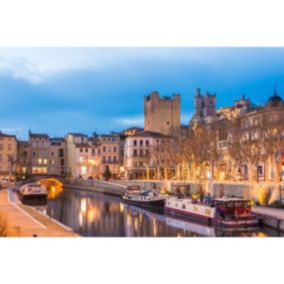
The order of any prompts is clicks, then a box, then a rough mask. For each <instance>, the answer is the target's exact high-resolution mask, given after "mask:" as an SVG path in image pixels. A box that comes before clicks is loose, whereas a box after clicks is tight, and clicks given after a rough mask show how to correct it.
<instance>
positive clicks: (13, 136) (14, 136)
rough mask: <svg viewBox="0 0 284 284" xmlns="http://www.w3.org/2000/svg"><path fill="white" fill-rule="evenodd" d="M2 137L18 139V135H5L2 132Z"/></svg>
mask: <svg viewBox="0 0 284 284" xmlns="http://www.w3.org/2000/svg"><path fill="white" fill-rule="evenodd" d="M0 137H11V138H15V139H17V138H16V135H10V134H5V133H3V132H1V131H0Z"/></svg>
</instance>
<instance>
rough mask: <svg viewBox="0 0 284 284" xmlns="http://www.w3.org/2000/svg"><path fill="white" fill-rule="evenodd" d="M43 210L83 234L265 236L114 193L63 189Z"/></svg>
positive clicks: (265, 233) (272, 233)
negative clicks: (143, 205) (146, 206)
mask: <svg viewBox="0 0 284 284" xmlns="http://www.w3.org/2000/svg"><path fill="white" fill-rule="evenodd" d="M47 214H48V215H50V216H51V217H53V218H55V219H57V220H59V221H60V222H62V223H63V224H66V225H67V226H69V227H71V228H73V229H74V231H75V232H77V233H79V234H81V235H83V236H103V237H111V236H113V237H119V236H127V237H134V236H140V237H146V236H147V237H149V236H150V237H162V236H166V237H188V236H207V237H215V236H267V235H274V234H275V233H274V232H271V231H269V232H266V231H263V230H261V231H240V232H238V231H226V232H224V231H220V230H216V229H214V228H212V227H207V226H202V225H200V224H195V223H192V222H189V221H188V220H182V219H176V218H175V217H172V216H165V215H163V214H158V213H153V212H149V211H146V210H143V209H140V208H137V207H133V206H130V205H126V204H123V203H122V200H121V199H120V198H118V197H114V196H107V195H103V194H100V193H92V192H83V191H82V192H78V191H73V190H64V191H63V192H62V193H61V194H60V195H59V196H58V197H57V198H55V199H51V200H49V204H48V209H47Z"/></svg>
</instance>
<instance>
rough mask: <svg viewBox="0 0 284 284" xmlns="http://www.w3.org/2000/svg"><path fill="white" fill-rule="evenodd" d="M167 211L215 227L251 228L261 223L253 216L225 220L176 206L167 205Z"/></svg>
mask: <svg viewBox="0 0 284 284" xmlns="http://www.w3.org/2000/svg"><path fill="white" fill-rule="evenodd" d="M165 211H166V213H169V214H173V215H179V216H182V217H186V218H188V219H191V220H195V221H198V222H200V223H203V224H207V225H209V226H210V225H213V226H215V227H221V228H232V229H233V228H249V227H257V226H258V225H259V220H258V219H257V218H256V217H254V216H252V217H251V218H249V219H239V220H224V219H220V218H215V217H214V218H212V217H209V216H204V215H201V214H197V213H193V212H189V211H184V210H179V209H176V208H171V207H165Z"/></svg>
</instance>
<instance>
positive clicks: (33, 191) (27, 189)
mask: <svg viewBox="0 0 284 284" xmlns="http://www.w3.org/2000/svg"><path fill="white" fill-rule="evenodd" d="M18 194H19V197H20V200H21V201H22V202H23V203H24V204H27V205H45V204H47V197H48V191H47V189H46V187H44V186H42V185H40V184H37V183H27V184H25V185H22V186H21V187H20V189H19V191H18Z"/></svg>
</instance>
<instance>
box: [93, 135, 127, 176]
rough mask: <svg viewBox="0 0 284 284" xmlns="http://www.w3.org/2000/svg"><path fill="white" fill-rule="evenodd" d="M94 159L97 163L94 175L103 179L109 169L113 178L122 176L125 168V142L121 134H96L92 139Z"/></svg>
mask: <svg viewBox="0 0 284 284" xmlns="http://www.w3.org/2000/svg"><path fill="white" fill-rule="evenodd" d="M91 142H92V147H93V159H94V161H95V165H94V169H93V173H94V175H95V176H96V177H99V178H102V177H103V174H104V172H105V170H106V168H107V167H108V168H109V170H110V172H111V174H112V176H113V177H118V176H120V174H121V171H122V167H123V152H122V150H121V148H123V140H122V139H121V136H120V134H118V133H110V134H101V135H98V134H96V133H94V135H93V137H92V138H91Z"/></svg>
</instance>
